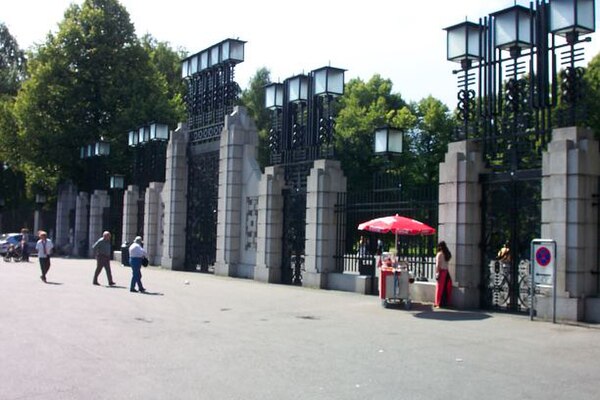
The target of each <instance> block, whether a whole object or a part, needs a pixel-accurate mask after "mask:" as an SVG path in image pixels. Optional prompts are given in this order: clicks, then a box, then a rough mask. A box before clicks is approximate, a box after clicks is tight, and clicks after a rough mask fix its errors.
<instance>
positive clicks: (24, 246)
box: [21, 228, 30, 262]
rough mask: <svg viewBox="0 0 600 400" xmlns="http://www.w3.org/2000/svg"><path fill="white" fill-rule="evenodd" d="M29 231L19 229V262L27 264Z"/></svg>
mask: <svg viewBox="0 0 600 400" xmlns="http://www.w3.org/2000/svg"><path fill="white" fill-rule="evenodd" d="M29 251H30V249H29V229H27V228H23V229H21V261H26V262H29Z"/></svg>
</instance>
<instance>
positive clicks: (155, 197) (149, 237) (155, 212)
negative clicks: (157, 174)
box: [144, 182, 164, 265]
mask: <svg viewBox="0 0 600 400" xmlns="http://www.w3.org/2000/svg"><path fill="white" fill-rule="evenodd" d="M163 186H164V183H162V182H151V183H150V186H148V189H147V190H146V193H145V201H144V248H145V249H146V252H147V253H148V261H149V263H150V264H151V265H159V264H160V262H161V255H162V242H163V232H162V231H163V214H164V207H163V202H162V199H161V192H162V189H163Z"/></svg>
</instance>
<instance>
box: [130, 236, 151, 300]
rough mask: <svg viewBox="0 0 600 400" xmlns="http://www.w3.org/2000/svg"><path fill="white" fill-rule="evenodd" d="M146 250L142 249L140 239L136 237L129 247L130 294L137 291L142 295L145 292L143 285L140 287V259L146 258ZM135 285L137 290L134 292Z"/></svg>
mask: <svg viewBox="0 0 600 400" xmlns="http://www.w3.org/2000/svg"><path fill="white" fill-rule="evenodd" d="M146 257H147V254H146V250H144V248H143V247H142V237H141V236H136V238H135V239H134V240H133V243H132V244H131V246H129V264H130V265H131V273H132V276H131V285H130V286H129V291H130V292H137V291H138V290H139V291H140V292H142V293H144V292H145V291H146V289H144V285H142V259H144V258H146ZM136 284H137V288H138V290H135V286H136Z"/></svg>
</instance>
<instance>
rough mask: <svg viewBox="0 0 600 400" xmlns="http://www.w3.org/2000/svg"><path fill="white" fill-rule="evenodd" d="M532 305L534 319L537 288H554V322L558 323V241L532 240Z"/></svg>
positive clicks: (530, 314)
mask: <svg viewBox="0 0 600 400" xmlns="http://www.w3.org/2000/svg"><path fill="white" fill-rule="evenodd" d="M531 258H532V260H533V262H532V263H531V271H530V274H531V294H530V296H531V307H530V309H529V317H530V319H531V320H533V314H534V304H535V302H534V301H535V292H536V288H537V287H540V288H552V322H553V323H556V241H554V240H551V239H533V240H532V241H531Z"/></svg>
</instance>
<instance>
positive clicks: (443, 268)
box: [433, 240, 452, 308]
mask: <svg viewBox="0 0 600 400" xmlns="http://www.w3.org/2000/svg"><path fill="white" fill-rule="evenodd" d="M451 258H452V254H451V253H450V250H448V246H447V245H446V242H444V241H443V240H442V241H441V242H439V243H438V245H437V254H436V255H435V275H436V280H437V284H436V285H435V301H434V304H433V305H434V307H435V308H439V307H444V306H448V305H449V304H450V298H451V296H452V278H451V277H450V272H448V262H449V261H450V259H451Z"/></svg>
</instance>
